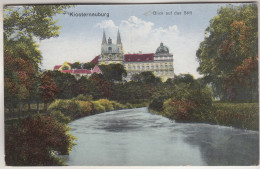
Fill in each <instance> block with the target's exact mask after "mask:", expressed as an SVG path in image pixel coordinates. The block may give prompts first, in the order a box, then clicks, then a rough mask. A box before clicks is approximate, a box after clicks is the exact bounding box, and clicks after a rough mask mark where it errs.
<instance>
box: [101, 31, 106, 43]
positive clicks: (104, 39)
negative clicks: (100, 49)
mask: <svg viewBox="0 0 260 169" xmlns="http://www.w3.org/2000/svg"><path fill="white" fill-rule="evenodd" d="M103 44H107V38H106V33H105V31H104V30H103V40H102V45H103Z"/></svg>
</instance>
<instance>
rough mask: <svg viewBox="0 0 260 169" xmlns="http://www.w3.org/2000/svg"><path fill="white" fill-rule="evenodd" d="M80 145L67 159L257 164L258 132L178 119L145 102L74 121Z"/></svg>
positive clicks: (106, 162)
mask: <svg viewBox="0 0 260 169" xmlns="http://www.w3.org/2000/svg"><path fill="white" fill-rule="evenodd" d="M70 126H71V133H72V134H73V135H75V136H76V137H77V138H78V140H77V146H75V147H74V148H73V150H72V152H71V154H70V155H69V160H68V165H84V166H102V165H105V166H176V165H177V166H178V165H255V164H256V161H257V159H258V132H252V131H243V130H238V129H232V128H229V127H220V126H213V125H207V124H183V123H175V122H174V121H171V120H169V119H167V118H164V117H162V116H159V115H154V114H151V113H149V112H148V110H147V109H146V108H139V109H131V110H120V111H113V112H107V113H102V114H98V115H94V116H90V117H85V118H82V119H79V120H76V121H74V122H72V123H71V124H70Z"/></svg>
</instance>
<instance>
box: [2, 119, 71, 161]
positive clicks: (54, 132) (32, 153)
mask: <svg viewBox="0 0 260 169" xmlns="http://www.w3.org/2000/svg"><path fill="white" fill-rule="evenodd" d="M68 131H69V128H68V127H66V125H64V124H61V123H58V122H57V121H56V120H55V119H53V118H51V117H48V116H35V117H28V118H26V119H23V120H22V122H21V123H18V124H15V125H12V126H10V127H8V128H7V129H6V134H5V143H6V145H5V153H6V158H5V159H6V164H7V165H9V166H50V165H64V164H63V162H62V161H61V160H59V159H58V158H57V157H55V156H54V155H53V153H54V152H56V153H59V154H62V155H65V154H68V153H69V152H70V151H71V148H72V146H73V145H74V143H73V140H74V139H75V138H74V137H73V136H71V135H70V134H68Z"/></svg>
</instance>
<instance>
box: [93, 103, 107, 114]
mask: <svg viewBox="0 0 260 169" xmlns="http://www.w3.org/2000/svg"><path fill="white" fill-rule="evenodd" d="M92 104H93V112H94V113H103V112H105V111H106V108H105V106H104V105H102V104H101V103H100V102H99V101H98V100H97V101H92Z"/></svg>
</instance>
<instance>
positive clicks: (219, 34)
mask: <svg viewBox="0 0 260 169" xmlns="http://www.w3.org/2000/svg"><path fill="white" fill-rule="evenodd" d="M257 23H258V22H257V5H256V4H250V5H241V6H238V7H234V6H227V7H223V8H221V9H220V10H219V11H218V15H217V16H216V17H214V18H213V19H212V20H211V21H210V26H209V27H208V28H207V29H206V32H205V34H206V36H205V39H204V41H203V42H201V44H200V47H199V49H198V50H197V53H196V55H197V59H198V61H199V64H200V66H199V68H198V71H199V72H200V73H201V74H203V75H204V79H205V81H206V82H207V83H210V84H211V86H212V89H213V91H214V96H215V97H220V99H222V100H228V99H229V98H233V100H237V99H238V100H239V99H240V100H241V99H243V98H240V96H243V95H244V94H243V93H245V92H247V95H249V96H250V95H251V97H254V95H252V94H253V93H256V92H257V93H258V91H254V92H252V89H250V88H243V87H242V86H243V85H242V84H240V83H238V82H237V83H236V84H232V85H236V86H237V88H238V89H239V90H236V91H235V92H232V91H231V92H230V91H227V90H226V89H227V88H229V90H231V89H230V87H231V88H232V85H230V86H229V87H227V86H226V87H224V85H225V81H228V80H229V79H227V78H228V77H229V76H230V75H231V74H232V73H233V71H234V70H235V69H236V68H238V67H239V66H241V65H242V64H243V62H244V60H246V59H247V58H253V57H256V56H257V55H258V26H257ZM249 74H250V78H249V79H247V80H248V81H249V82H250V81H257V82H258V80H257V78H258V75H256V74H253V76H252V74H251V73H249ZM237 78H240V79H243V77H242V76H241V77H240V76H237ZM230 80H231V79H230ZM245 80H246V79H243V81H245ZM256 85H257V86H258V84H256ZM242 88H243V89H242ZM240 89H242V90H240ZM240 92H242V93H241V94H240ZM234 93H235V94H236V98H234V97H233V96H232V94H234ZM249 100H253V99H252V98H251V99H250V98H249Z"/></svg>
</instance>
